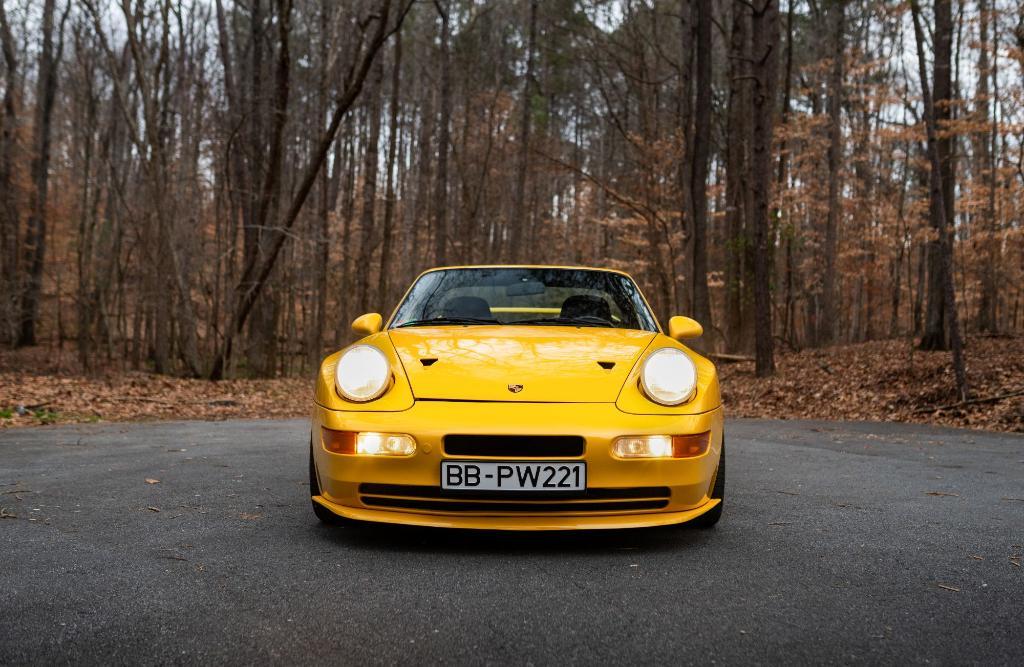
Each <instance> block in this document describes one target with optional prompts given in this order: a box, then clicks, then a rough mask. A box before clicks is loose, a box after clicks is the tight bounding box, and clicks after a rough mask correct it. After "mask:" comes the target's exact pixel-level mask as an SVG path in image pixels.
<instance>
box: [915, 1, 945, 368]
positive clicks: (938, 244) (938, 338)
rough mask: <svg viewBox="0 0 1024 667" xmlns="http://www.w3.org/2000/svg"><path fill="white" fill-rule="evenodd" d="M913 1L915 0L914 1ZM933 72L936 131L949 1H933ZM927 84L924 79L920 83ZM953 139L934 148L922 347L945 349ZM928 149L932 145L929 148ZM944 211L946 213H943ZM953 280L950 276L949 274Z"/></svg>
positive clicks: (940, 120)
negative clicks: (937, 185)
mask: <svg viewBox="0 0 1024 667" xmlns="http://www.w3.org/2000/svg"><path fill="white" fill-rule="evenodd" d="M914 1H915V2H916V0H914ZM934 35H935V36H934V39H933V42H934V52H935V71H934V73H933V76H934V79H935V84H934V95H935V97H934V108H933V109H931V111H932V112H934V115H935V124H936V132H938V131H939V128H941V127H942V126H944V124H945V123H946V122H948V121H949V119H950V116H951V106H952V104H953V83H952V68H951V60H952V53H953V46H952V44H953V15H952V3H951V1H950V0H935V30H934ZM922 83H923V84H924V85H927V82H926V81H925V82H922ZM951 148H952V140H951V138H950V137H949V136H937V137H936V145H935V151H936V152H937V153H938V159H939V165H940V166H939V170H940V174H939V175H940V180H941V182H942V201H941V203H942V208H941V209H940V208H939V207H938V204H939V203H940V202H939V200H938V199H931V200H930V206H929V214H930V223H931V226H932V229H933V230H934V232H933V236H932V238H931V239H930V240H929V242H928V306H927V310H926V313H925V328H924V335H923V336H922V337H921V343H920V345H919V347H920V349H922V350H948V349H950V339H949V315H950V314H949V312H948V311H947V310H946V299H945V296H944V292H945V287H944V285H945V284H946V281H947V276H946V275H945V271H946V268H945V266H946V263H945V260H943V250H942V240H941V237H942V235H943V233H944V232H943V231H942V230H943V229H944V228H945V226H946V224H947V219H946V215H949V216H950V219H952V215H953V214H954V209H953V191H952V188H953V185H954V181H953V161H952V160H951V159H950V157H951V156H950V153H951ZM928 150H929V151H930V150H931V147H929V149H928ZM943 211H945V214H943ZM948 279H949V280H952V276H948Z"/></svg>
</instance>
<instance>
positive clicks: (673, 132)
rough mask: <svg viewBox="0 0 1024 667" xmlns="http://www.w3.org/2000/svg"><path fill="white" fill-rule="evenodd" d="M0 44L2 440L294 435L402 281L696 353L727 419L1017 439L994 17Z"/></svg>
mask: <svg viewBox="0 0 1024 667" xmlns="http://www.w3.org/2000/svg"><path fill="white" fill-rule="evenodd" d="M0 45H2V50H3V54H2V55H3V58H2V62H0V91H2V97H3V102H2V108H0V345H2V346H3V347H4V351H3V352H0V362H2V365H3V367H2V368H0V379H2V383H0V384H2V389H0V420H2V421H3V422H5V423H22V422H25V421H26V420H27V421H32V420H35V421H48V420H49V421H53V420H55V419H60V418H68V419H76V420H77V419H83V418H85V419H93V418H128V417H130V416H133V415H134V416H140V415H142V416H145V415H146V414H149V413H154V414H158V415H163V416H166V415H164V414H163V413H164V412H166V413H168V414H175V415H179V416H181V415H182V414H185V415H186V416H187V415H188V414H191V413H190V412H189V411H188V408H185V407H183V406H185V405H188V404H190V401H189V399H188V398H187V396H188V395H193V396H195V395H197V394H196V392H199V394H202V396H204V397H205V398H203V397H200V398H198V399H195V400H193V401H192V403H191V404H194V405H195V406H196V407H195V409H194V412H197V414H201V415H204V416H210V415H211V414H212V415H213V416H218V415H227V414H233V412H232V411H233V410H235V409H236V408H237V410H236V411H237V412H239V413H240V414H251V410H252V409H253V405H254V404H253V403H252V401H258V400H263V399H258V398H257V397H259V396H262V397H264V398H266V400H265V401H264V402H263V403H258V405H259V406H261V407H260V408H259V412H260V414H279V413H282V412H285V413H287V412H288V411H289V409H288V408H287V407H284V408H282V407H279V406H276V404H275V403H274V401H275V400H277V398H279V399H280V400H281V401H283V402H284V403H286V404H291V403H294V402H295V401H294V399H289V398H288V395H289V394H291V395H294V393H293V391H294V390H293V387H292V384H290V383H292V382H295V381H293V380H290V379H289V378H308V377H309V376H310V375H311V373H312V370H313V369H314V368H315V367H316V365H317V364H318V362H319V360H320V359H321V358H322V356H323V355H324V354H326V353H327V352H329V351H331V350H334V349H337V348H338V347H339V346H341V345H344V344H345V343H347V342H349V341H350V340H351V339H352V338H353V335H352V334H351V333H350V330H349V323H350V322H351V320H352V319H353V318H354V317H356V316H357V315H359V314H361V313H363V312H367V311H380V312H382V313H385V314H386V313H388V312H390V310H391V309H392V308H393V307H394V305H395V304H396V302H397V300H398V299H399V298H400V297H401V294H402V292H403V291H404V289H405V288H406V287H407V286H408V284H409V283H410V281H411V280H412V279H413V278H414V277H415V276H416V275H417V274H418V273H419V272H420V271H422V270H424V269H426V268H429V267H431V266H437V265H446V264H464V263H489V262H529V263H556V264H584V265H595V266H609V267H614V268H621V269H624V270H627V271H628V272H630V273H631V274H632V275H633V276H634V277H635V278H636V279H637V280H638V282H639V283H640V285H641V287H642V288H643V290H644V292H645V294H646V295H647V297H648V299H649V300H650V302H651V304H652V306H653V307H654V309H655V310H656V312H657V314H658V316H659V318H661V319H662V321H665V319H666V318H667V316H669V315H671V314H677V313H680V314H687V315H691V316H693V317H695V318H696V319H698V320H699V321H701V322H702V323H703V325H704V327H705V331H706V334H705V336H704V338H703V339H702V340H701V341H700V342H699V347H700V349H702V350H703V351H705V352H707V353H709V354H712V355H714V358H716V359H717V360H719V361H720V362H722V365H723V371H724V372H725V375H726V378H727V379H728V378H729V376H730V375H731V376H732V382H731V384H728V383H727V385H726V398H727V401H728V400H729V399H730V397H731V398H732V401H733V403H734V404H735V405H736V406H737V408H738V412H739V413H741V414H742V413H747V414H765V415H774V416H839V417H844V418H875V419H878V418H900V419H915V420H925V421H928V420H939V421H943V420H944V421H949V422H951V423H963V424H980V425H983V426H988V427H993V428H1002V429H1009V430H1021V429H1022V428H1024V400H1022V399H1021V396H1022V395H1024V381H1022V378H1024V350H1022V347H1024V345H1022V343H1021V334H1022V331H1024V303H1022V301H1024V225H1022V220H1024V215H1022V214H1024V5H1021V4H1020V3H1018V2H1015V1H1014V0H910V1H903V0H749V1H748V0H675V1H672V2H668V1H661V0H649V1H641V0H620V1H611V0H418V1H413V0H351V1H345V2H339V1H335V0H238V1H236V2H232V1H230V0H148V1H143V0H3V1H2V3H0ZM915 350H918V351H915ZM732 362H737V363H736V364H735V365H732ZM851 365H854V366H856V367H855V368H851ZM154 373H155V374H159V375H160V376H161V377H160V378H156V377H154V376H153V375H152V374H154ZM823 373H824V375H822V374H823ZM143 374H145V375H143ZM189 378H207V379H215V380H227V379H231V382H234V383H235V384H233V385H232V384H230V383H218V384H215V385H212V388H211V387H206V386H204V385H202V384H201V383H198V384H197V383H196V381H193V380H189ZM272 378H277V379H276V380H275V379H272ZM302 381H303V382H305V380H304V379H303V380H302ZM274 382H276V383H278V384H276V385H274V384H267V383H274ZM247 383H248V384H247ZM199 387H203V388H202V389H199ZM275 387H276V388H275ZM154 392H156V393H154ZM228 395H229V397H227V398H225V397H224V396H228ZM218 397H219V398H218ZM267 397H270V398H267ZM273 397H277V398H273ZM218 401H220V404H218V403H217V402H218ZM142 406H149V407H148V408H146V409H142ZM171 406H177V408H176V409H172V407H171ZM801 406H802V407H801ZM150 408H155V409H150ZM165 408H166V409H165ZM221 408H224V409H223V410H221ZM183 411H184V412H183ZM247 411H249V412H247ZM304 411H305V406H304V405H301V406H300V405H294V406H292V407H291V413H298V414H302V413H303V412H304ZM61 415H63V417H61ZM19 420H21V421H20V422H19Z"/></svg>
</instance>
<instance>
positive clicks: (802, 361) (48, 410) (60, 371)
mask: <svg viewBox="0 0 1024 667" xmlns="http://www.w3.org/2000/svg"><path fill="white" fill-rule="evenodd" d="M968 342H969V345H968V348H967V362H968V377H969V379H970V382H971V391H972V398H973V399H974V400H977V399H987V398H991V397H996V396H1003V395H1007V394H1013V393H1015V392H1022V391H1024V338H1021V337H1006V338H996V337H980V336H975V337H971V338H969V341H968ZM69 356H70V355H64V361H65V364H64V365H63V366H61V364H59V363H57V361H58V360H59V357H55V356H54V355H53V354H52V353H50V351H48V350H45V349H43V348H34V349H29V350H22V351H19V352H11V351H3V352H0V368H2V369H3V370H0V425H2V426H31V425H38V424H50V423H80V422H94V421H151V420H177V419H206V420H220V419H236V418H246V419H252V418H260V419H264V418H284V417H304V416H306V415H308V414H309V409H310V403H309V400H310V397H311V394H312V379H311V378H276V379H270V380H225V381H222V382H209V381H206V380H190V379H182V378H172V377H167V376H160V375H153V374H151V373H142V372H113V371H112V372H108V373H105V374H100V375H95V376H91V377H90V376H86V375H83V374H81V373H80V372H78V371H77V369H74V368H71V367H68V365H67V358H68V357H69ZM719 371H720V373H721V378H722V392H723V398H724V401H725V404H726V408H727V410H728V414H729V415H730V416H733V417H763V418H771V419H832V420H864V421H898V422H917V423H924V424H943V425H948V426H960V427H968V428H978V429H988V430H996V431H1014V432H1024V394H1021V393H1018V394H1017V395H1016V396H1009V397H1007V398H1005V399H1003V400H998V401H989V402H978V403H972V404H969V405H963V406H958V407H954V408H947V409H941V410H934V411H933V410H929V408H934V407H936V406H945V405H950V404H954V403H956V402H957V399H956V394H955V391H954V389H953V378H952V369H951V367H950V361H949V354H948V353H945V352H919V351H915V350H914V349H913V346H912V345H911V344H910V342H909V341H906V340H887V341H875V342H869V343H860V344H856V345H842V346H837V347H832V348H823V349H814V350H806V351H803V352H796V353H793V352H790V353H784V354H782V355H781V356H780V358H779V368H778V375H777V376H776V377H772V378H766V379H758V378H755V377H754V364H753V363H752V362H741V363H721V364H719ZM19 405H20V406H22V407H23V408H24V409H25V414H23V415H19V414H18V411H17V407H18V406H19Z"/></svg>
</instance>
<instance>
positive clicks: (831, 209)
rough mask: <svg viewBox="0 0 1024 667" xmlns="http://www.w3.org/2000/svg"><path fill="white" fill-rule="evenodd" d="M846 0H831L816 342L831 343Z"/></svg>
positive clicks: (835, 317) (834, 320)
mask: <svg viewBox="0 0 1024 667" xmlns="http://www.w3.org/2000/svg"><path fill="white" fill-rule="evenodd" d="M845 5H846V0H832V4H831V12H830V14H831V15H832V24H833V28H832V47H833V51H832V68H831V73H830V76H829V83H828V88H829V96H828V117H829V146H828V215H827V217H826V220H825V271H824V274H823V276H822V278H823V285H822V295H821V297H822V299H821V306H822V308H821V315H822V317H821V320H819V322H818V324H819V331H818V336H817V339H818V340H817V342H818V343H819V344H828V343H831V342H833V341H834V340H835V338H836V330H837V327H838V325H839V308H838V301H839V290H838V283H839V276H838V273H837V271H836V253H837V245H838V238H837V237H838V233H839V221H840V219H841V217H842V203H841V202H840V201H839V190H840V188H841V184H840V181H841V177H840V171H841V169H842V166H841V165H842V157H843V141H842V137H843V134H842V115H841V110H842V104H843V55H844V48H843V44H844V42H845V37H844V31H845V26H844V24H845V15H846V6H845Z"/></svg>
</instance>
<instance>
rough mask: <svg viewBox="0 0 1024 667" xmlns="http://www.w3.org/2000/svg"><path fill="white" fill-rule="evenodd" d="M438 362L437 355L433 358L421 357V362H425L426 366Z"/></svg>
mask: <svg viewBox="0 0 1024 667" xmlns="http://www.w3.org/2000/svg"><path fill="white" fill-rule="evenodd" d="M436 362H437V357H434V358H432V359H431V358H427V359H420V363H421V364H423V365H424V366H426V367H428V368H429V367H430V366H433V365H434V364H435V363H436Z"/></svg>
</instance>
